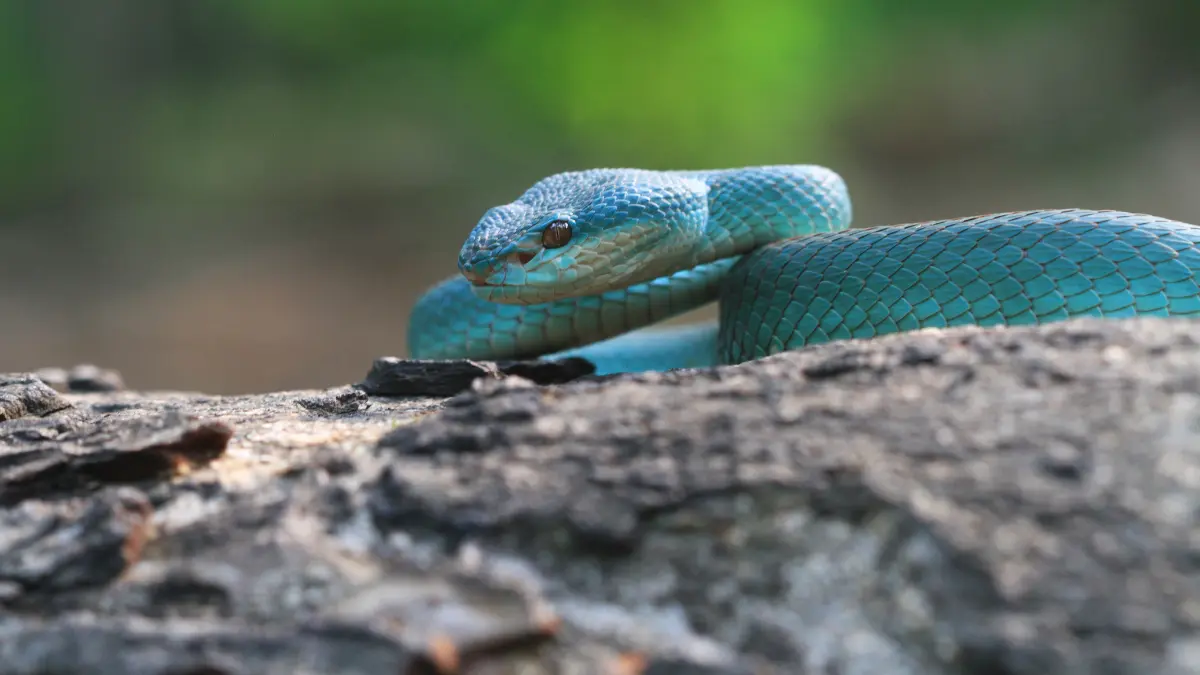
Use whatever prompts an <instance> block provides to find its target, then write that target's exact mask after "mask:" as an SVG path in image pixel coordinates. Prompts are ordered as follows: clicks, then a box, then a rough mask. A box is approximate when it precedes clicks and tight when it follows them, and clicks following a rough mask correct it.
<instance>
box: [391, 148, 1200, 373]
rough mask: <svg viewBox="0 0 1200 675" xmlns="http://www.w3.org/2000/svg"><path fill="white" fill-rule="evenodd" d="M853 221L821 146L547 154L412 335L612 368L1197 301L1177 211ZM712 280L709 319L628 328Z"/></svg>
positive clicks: (1196, 231)
mask: <svg viewBox="0 0 1200 675" xmlns="http://www.w3.org/2000/svg"><path fill="white" fill-rule="evenodd" d="M850 221H851V205H850V197H849V193H848V191H847V188H846V185H845V182H844V181H843V180H842V178H841V177H840V176H838V175H837V174H836V173H834V172H833V171H831V170H829V169H827V168H824V167H819V166H810V165H797V166H762V167H747V168H740V169H726V170H715V171H646V170H638V169H593V170H588V171H577V172H569V173H561V174H556V175H553V176H550V177H548V178H545V179H543V180H541V181H539V182H538V183H536V184H535V185H534V186H533V187H531V188H530V189H529V190H527V191H526V192H525V193H524V194H523V195H521V196H520V197H519V198H518V199H517V200H516V201H514V202H512V203H510V204H506V205H503V206H497V207H494V208H492V209H489V210H488V211H487V212H486V213H485V214H484V216H483V218H482V219H481V220H480V221H479V223H478V224H477V225H476V226H475V228H474V230H472V231H471V233H470V235H469V236H468V238H467V240H466V243H465V244H464V245H463V247H462V250H461V252H460V254H459V259H458V266H459V271H460V275H458V276H455V277H453V278H450V279H447V280H445V281H443V282H442V283H440V284H438V285H437V286H435V287H434V288H432V289H430V290H429V291H428V292H427V293H425V295H423V296H422V297H421V298H420V300H419V301H418V302H417V305H416V306H415V308H414V309H413V312H412V314H411V315H410V318H409V335H408V339H409V350H410V354H411V355H412V356H413V357H414V358H419V359H444V358H470V359H509V358H531V357H536V356H547V355H549V356H554V357H558V356H566V355H576V356H583V357H585V358H588V359H589V360H591V361H592V362H593V363H595V364H596V366H597V372H600V373H611V372H622V371H641V370H665V369H669V368H678V367H701V366H709V365H717V364H732V363H740V362H743V361H747V360H750V359H754V358H758V357H762V356H766V355H768V354H773V353H777V352H781V351H785V350H790V349H795V348H798V347H801V346H804V345H809V344H815V343H819V342H826V341H830V340H840V339H849V338H869V337H873V336H877V335H883V334H887V333H896V332H900V331H908V330H915V329H920V328H926V327H935V326H940V327H946V326H954V325H963V324H978V325H984V326H988V325H1021V324H1026V325H1027V324H1037V323H1045V322H1050V321H1058V320H1062V319H1066V318H1070V317H1077V316H1097V317H1129V316H1135V315H1153V316H1191V317H1195V316H1200V284H1198V283H1197V281H1196V273H1197V271H1200V228H1198V227H1196V226H1193V225H1188V224H1186V223H1180V222H1175V221H1171V220H1166V219H1163V218H1158V217H1154V216H1149V215H1139V214H1131V213H1125V212H1120V211H1092V210H1080V209H1063V210H1044V211H1023V212H1016V213H1001V214H991V215H984V216H976V217H971V218H961V219H952V220H942V221H936V222H926V223H914V224H908V225H896V226H884V227H872V228H862V229H848V228H849V226H850ZM713 300H717V301H718V302H719V303H720V304H719V320H718V321H717V322H716V323H708V324H698V325H695V326H685V327H680V328H675V329H643V330H635V329H640V328H642V327H643V326H647V325H649V324H652V323H654V322H657V321H660V320H663V319H666V318H669V317H671V316H673V315H676V314H679V313H682V312H685V311H687V310H690V309H693V308H695V307H698V306H700V305H703V304H706V303H709V302H711V301H713ZM630 331H633V332H630Z"/></svg>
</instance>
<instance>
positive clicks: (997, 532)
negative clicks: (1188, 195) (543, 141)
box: [0, 320, 1200, 675]
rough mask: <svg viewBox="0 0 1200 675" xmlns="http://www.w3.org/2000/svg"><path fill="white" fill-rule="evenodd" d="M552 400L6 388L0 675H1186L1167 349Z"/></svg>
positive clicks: (430, 376)
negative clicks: (303, 674) (65, 674)
mask: <svg viewBox="0 0 1200 675" xmlns="http://www.w3.org/2000/svg"><path fill="white" fill-rule="evenodd" d="M556 368H558V366H554V365H553V364H551V365H548V366H547V365H545V364H543V365H538V366H528V365H521V364H516V365H514V364H500V365H495V364H466V363H450V364H412V363H406V362H403V361H397V360H381V361H379V362H377V363H376V364H375V365H374V366H373V367H372V370H371V377H369V378H368V379H367V380H364V382H363V383H362V384H360V385H357V386H345V387H338V388H333V389H330V390H328V391H305V392H284V393H273V394H264V395H254V396H226V397H217V396H204V395H201V394H192V393H175V392H165V393H156V392H135V391H126V390H124V389H123V388H122V387H121V383H120V378H119V376H116V375H115V374H105V373H103V372H102V371H87V372H86V373H84V374H82V375H79V374H76V375H75V376H73V377H70V376H61V375H60V376H58V377H51V376H50V375H48V374H47V373H41V374H36V375H35V374H27V375H22V374H16V375H9V376H0V504H3V506H4V510H3V512H0V608H2V613H0V673H14V674H15V673H20V674H24V675H32V674H34V673H37V674H39V675H43V674H46V673H74V674H91V673H97V674H99V673H105V674H107V673H129V674H137V675H141V674H146V675H168V674H169V675H182V674H192V675H201V674H203V675H216V674H229V675H234V674H238V675H240V674H242V673H246V674H249V673H281V674H282V673H288V674H291V673H363V674H367V673H392V674H394V673H404V674H413V675H415V674H419V673H464V674H470V675H494V674H502V673H503V674H509V673H511V674H514V675H515V674H517V673H545V674H547V675H548V674H552V673H581V674H591V673H595V674H598V675H599V674H606V675H642V674H644V675H663V674H667V673H681V674H682V673H697V674H699V673H711V674H717V673H723V674H724V673H727V674H735V673H745V674H747V675H749V674H751V673H787V674H792V673H830V674H833V673H836V674H839V675H881V674H883V673H896V674H900V675H906V674H916V673H947V674H949V673H955V674H958V673H964V674H965V673H987V674H989V675H990V674H993V673H994V674H1008V673H1011V674H1014V675H1016V674H1021V675H1025V674H1028V675H1045V674H1046V673H1055V674H1062V675H1074V674H1080V675H1082V674H1084V673H1106V674H1112V675H1118V674H1126V673H1129V674H1131V675H1132V674H1137V675H1152V674H1157V673H1162V674H1164V675H1165V674H1171V675H1182V674H1184V673H1193V672H1200V642H1198V641H1197V637H1196V625H1197V622H1198V621H1200V586H1198V585H1197V577H1196V571H1197V566H1198V564H1200V563H1198V562H1197V561H1200V536H1198V534H1197V529H1196V525H1195V523H1196V513H1197V508H1198V507H1200V324H1198V323H1196V322H1192V321H1183V320H1130V321H1107V322H1104V321H1076V322H1070V323H1062V324H1056V325H1052V326H1046V327H1041V328H1023V329H1009V330H1002V329H990V330H983V329H973V328H964V329H953V330H946V331H928V332H922V333H915V334H907V335H899V336H893V337H889V338H885V339H879V340H874V341H869V342H851V343H841V344H832V345H824V346H819V347H814V348H810V349H806V350H802V351H799V352H795V353H791V354H785V355H780V356H777V357H772V358H769V359H765V360H762V361H759V362H755V363H750V364H745V365H742V366H737V367H730V368H721V369H715V370H711V371H680V372H675V373H667V374H651V375H640V376H621V377H612V378H594V377H589V376H587V375H586V372H587V368H586V367H583V368H581V367H580V364H578V363H567V364H562V365H561V368H562V370H556ZM393 369H396V370H393ZM89 373H90V374H89ZM514 373H522V374H524V375H525V376H527V377H535V378H538V379H539V380H541V381H543V382H559V384H549V385H537V384H534V383H533V382H531V381H529V380H527V379H524V377H520V376H516V375H514ZM443 375H444V377H443ZM576 378H577V379H576ZM571 379H575V381H572V382H566V380H571ZM397 383H399V384H397ZM52 385H53V386H52ZM389 386H391V387H403V392H404V393H406V394H409V395H407V396H403V397H399V396H384V395H381V392H383V391H387V389H386V388H387V387H389ZM422 388H424V391H430V392H435V393H438V394H439V396H437V397H430V396H419V395H417V394H419V393H420V392H421V391H422ZM463 389H466V391H462V393H460V394H458V395H456V396H453V397H450V398H446V397H445V394H448V393H452V392H456V391H460V390H463ZM392 393H394V390H393V392H392Z"/></svg>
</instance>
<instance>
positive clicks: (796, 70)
mask: <svg viewBox="0 0 1200 675" xmlns="http://www.w3.org/2000/svg"><path fill="white" fill-rule="evenodd" d="M1198 25H1200V1H1197V0H1183V1H1180V2H1166V1H1162V0H1157V1H1151V0H1145V1H1130V2H1115V1H1108V0H1088V1H1084V0H1046V1H1044V2H1031V1H1028V0H1008V1H1006V2H991V3H985V2H965V1H963V0H945V1H941V0H890V1H889V0H878V1H874V2H867V1H860V0H793V1H791V2H785V1H783V0H729V1H705V0H692V1H690V2H656V1H653V0H642V1H640V2H620V1H613V2H577V3H572V2H568V1H564V0H555V1H549V0H547V1H528V2H526V1H521V2H517V1H511V2H492V1H486V0H478V1H474V2H466V1H464V0H459V1H454V0H443V1H441V2H433V1H422V0H337V1H329V0H324V1H318V0H203V1H200V0H195V1H188V0H104V1H103V2H95V1H91V0H76V1H73V2H72V1H70V0H0V95H2V99H0V100H2V102H0V321H2V324H0V371H14V370H29V369H34V368H38V367H43V366H51V365H60V366H69V365H73V364H76V363H80V362H91V363H96V364H99V365H101V366H105V367H111V368H116V369H119V370H120V371H121V372H122V373H123V375H124V376H125V379H126V381H127V383H128V384H130V385H131V386H134V387H139V388H185V389H199V390H206V391H209V392H213V393H238V392H248V391H261V390H267V389H274V388H284V387H310V386H314V387H320V386H327V385H335V384H339V383H344V382H349V381H354V380H356V379H358V378H359V377H361V376H362V375H363V374H364V373H365V372H366V370H367V368H368V366H369V365H370V362H371V359H373V358H374V357H376V356H381V355H403V354H405V340H404V333H405V325H406V317H407V313H408V310H409V308H410V307H411V305H412V303H413V300H414V299H415V297H416V296H417V295H418V294H419V293H420V292H421V291H422V290H423V289H424V288H425V287H426V286H427V285H429V284H431V283H433V282H434V281H436V280H438V279H440V278H441V277H443V276H445V275H448V274H452V273H453V272H454V262H455V255H456V253H457V250H458V246H459V244H460V243H461V241H462V239H463V238H464V236H465V235H466V233H467V231H468V230H469V229H470V228H471V227H472V225H473V224H474V223H475V221H476V220H477V219H478V217H479V216H480V215H481V214H482V213H483V211H484V210H485V209H486V208H488V207H489V206H491V205H494V204H498V203H503V202H506V201H509V200H510V199H512V198H513V197H515V196H516V195H517V194H519V193H520V192H521V191H523V190H524V189H525V188H526V187H527V186H529V185H530V184H531V183H533V182H534V181H535V180H537V179H538V178H540V177H542V176H544V175H546V174H549V173H553V172H557V171H562V170H567V169H579V168H586V167H592V166H638V167H645V168H703V167H722V166H738V165H745V164H762V163H821V164H825V165H827V166H830V167H833V168H835V169H836V170H838V171H839V172H841V173H842V175H843V176H844V177H845V178H846V179H847V180H848V181H849V184H850V186H851V193H852V195H853V197H854V198H855V207H856V213H855V218H856V224H857V225H876V224H886V223H898V222H908V221H913V220H924V219H931V218H938V217H945V216H959V215H971V214H976V213H982V212H987V211H996V210H1007V209H1024V208H1040V207H1062V206H1090V207H1105V208H1119V209H1126V210H1132V211H1149V212H1153V213H1155V214H1158V215H1162V216H1167V217H1173V218H1178V219H1181V220H1187V221H1192V222H1197V223H1200V75H1198V73H1200V40H1197V38H1196V26H1198Z"/></svg>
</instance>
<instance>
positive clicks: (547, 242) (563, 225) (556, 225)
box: [542, 220, 571, 248]
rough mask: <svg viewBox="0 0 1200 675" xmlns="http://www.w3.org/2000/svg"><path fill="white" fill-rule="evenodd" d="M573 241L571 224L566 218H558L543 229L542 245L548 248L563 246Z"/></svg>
mask: <svg viewBox="0 0 1200 675" xmlns="http://www.w3.org/2000/svg"><path fill="white" fill-rule="evenodd" d="M570 241H571V224H570V223H568V222H567V221H565V220H556V221H554V222H553V223H550V224H549V225H547V226H546V229H544V230H542V246H544V247H546V248H562V247H563V246H566V245H567V244H568V243H569V242H570Z"/></svg>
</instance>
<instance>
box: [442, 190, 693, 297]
mask: <svg viewBox="0 0 1200 675" xmlns="http://www.w3.org/2000/svg"><path fill="white" fill-rule="evenodd" d="M707 194H708V187H707V185H706V184H705V183H704V182H703V181H701V180H697V179H693V178H689V177H687V176H682V175H679V174H672V173H668V172H657V171H642V170H632V169H593V170H589V171H578V172H567V173H560V174H556V175H553V176H550V177H548V178H545V179H543V180H541V181H539V182H538V183H536V184H535V185H534V186H533V187H531V188H530V189H529V190H527V191H526V192H525V193H524V194H523V195H521V197H520V198H518V199H517V200H516V201H514V202H512V203H509V204H505V205H503V206H497V207H493V208H491V209H489V210H488V211H487V212H486V213H485V214H484V215H483V217H482V218H481V219H480V221H479V223H478V224H477V225H476V226H475V228H474V229H473V230H472V231H471V234H470V235H469V236H468V238H467V241H466V243H464V244H463V247H462V250H461V251H460V253H459V257H458V268H459V271H460V272H461V273H462V275H463V276H464V277H465V278H466V279H467V280H468V281H470V282H471V284H472V290H473V291H474V293H475V295H476V296H478V297H480V298H483V299H485V300H490V301H492V302H499V303H505V304H533V303H541V302H549V301H551V300H556V299H559V298H564V297H572V296H579V295H596V294H600V293H603V292H605V291H609V290H612V289H617V288H624V287H626V286H629V285H632V284H637V283H641V282H645V281H649V280H651V279H654V278H657V277H659V276H663V275H665V274H669V273H671V272H673V271H675V270H676V269H680V268H682V267H687V266H690V265H691V264H693V261H692V259H693V258H694V251H695V250H696V249H697V248H699V247H701V240H702V238H703V231H704V223H705V220H706V218H707V209H708V200H707Z"/></svg>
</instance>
